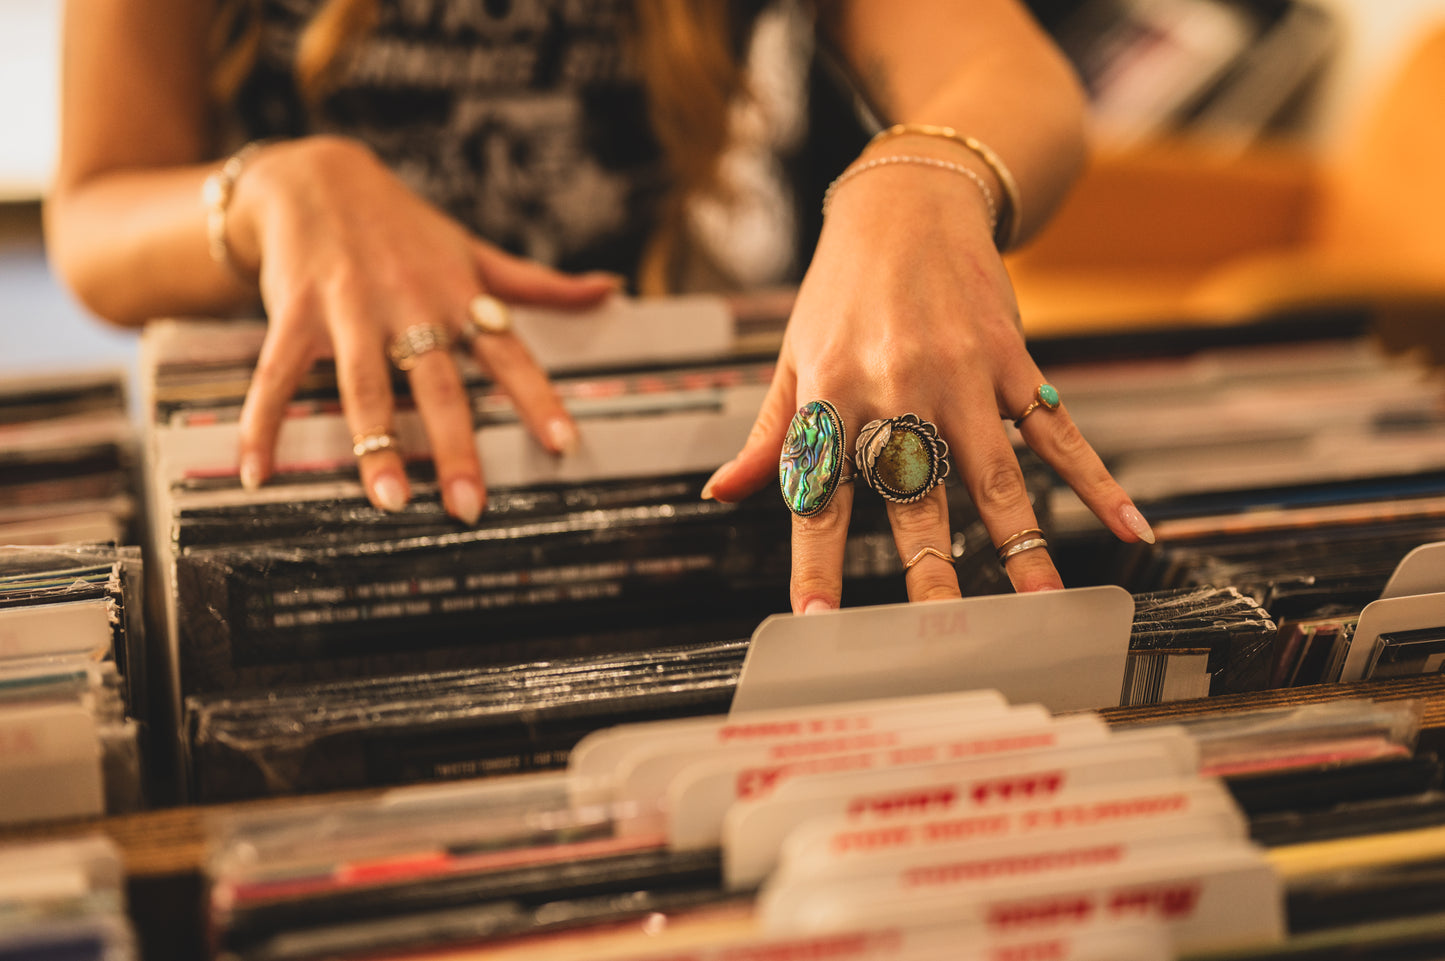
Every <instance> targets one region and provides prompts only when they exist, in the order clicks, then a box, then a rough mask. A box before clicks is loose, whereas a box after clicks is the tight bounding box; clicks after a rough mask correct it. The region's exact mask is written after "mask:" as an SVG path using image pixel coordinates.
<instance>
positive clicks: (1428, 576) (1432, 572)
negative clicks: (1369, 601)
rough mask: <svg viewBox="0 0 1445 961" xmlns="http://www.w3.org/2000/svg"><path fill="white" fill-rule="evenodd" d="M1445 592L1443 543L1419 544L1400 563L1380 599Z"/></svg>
mask: <svg viewBox="0 0 1445 961" xmlns="http://www.w3.org/2000/svg"><path fill="white" fill-rule="evenodd" d="M1442 591H1445V541H1436V542H1435V543H1433V544H1421V545H1420V546H1419V547H1417V548H1415V549H1414V550H1413V551H1411V552H1410V553H1408V554H1406V555H1405V557H1404V559H1403V560H1401V561H1400V566H1398V567H1396V568H1395V573H1394V574H1392V575H1390V581H1389V583H1388V584H1386V585H1385V590H1384V591H1383V592H1382V593H1381V594H1380V597H1381V598H1382V599H1383V598H1387V597H1408V596H1410V595H1412V594H1438V593H1440V592H1442Z"/></svg>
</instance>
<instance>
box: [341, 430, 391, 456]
mask: <svg viewBox="0 0 1445 961" xmlns="http://www.w3.org/2000/svg"><path fill="white" fill-rule="evenodd" d="M395 446H396V435H395V434H393V433H392V432H391V431H389V430H387V429H386V428H385V427H375V428H373V429H371V430H369V431H367V432H366V433H363V434H354V435H352V438H351V453H352V454H354V455H355V456H357V457H365V456H366V455H367V454H375V453H376V452H377V451H383V450H391V449H392V448H393V447H395Z"/></svg>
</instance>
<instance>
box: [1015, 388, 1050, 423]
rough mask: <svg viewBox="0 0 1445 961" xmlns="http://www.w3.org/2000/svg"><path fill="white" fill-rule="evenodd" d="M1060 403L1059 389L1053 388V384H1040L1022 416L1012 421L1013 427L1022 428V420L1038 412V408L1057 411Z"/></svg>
mask: <svg viewBox="0 0 1445 961" xmlns="http://www.w3.org/2000/svg"><path fill="white" fill-rule="evenodd" d="M1060 403H1062V401H1060V400H1059V389H1058V388H1057V387H1055V386H1054V385H1053V384H1040V385H1039V386H1037V387H1035V388H1034V399H1033V401H1032V402H1031V403H1030V404H1029V405H1028V406H1027V407H1025V408H1024V412H1023V413H1022V414H1019V415H1018V416H1017V417H1015V418H1014V419H1013V421H1014V426H1015V427H1022V426H1023V423H1024V418H1025V417H1027V416H1029V415H1030V414H1032V413H1033V412H1034V411H1036V410H1038V409H1039V408H1040V407H1042V408H1043V409H1044V410H1058V409H1059V404H1060Z"/></svg>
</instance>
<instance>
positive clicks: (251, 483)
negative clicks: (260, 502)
mask: <svg viewBox="0 0 1445 961" xmlns="http://www.w3.org/2000/svg"><path fill="white" fill-rule="evenodd" d="M261 481H262V476H261V459H260V458H259V457H257V456H256V455H254V454H248V455H246V456H245V457H243V458H241V486H242V487H244V488H245V489H246V490H248V491H254V490H256V489H257V488H259V487H260V486H261Z"/></svg>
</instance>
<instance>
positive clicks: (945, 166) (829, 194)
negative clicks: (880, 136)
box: [823, 154, 998, 235]
mask: <svg viewBox="0 0 1445 961" xmlns="http://www.w3.org/2000/svg"><path fill="white" fill-rule="evenodd" d="M892 164H919V165H920V166H924V167H937V168H938V169H939V170H948V171H951V172H952V173H956V174H962V175H963V176H965V177H967V178H968V179H969V180H972V181H973V183H974V186H976V187H978V190H979V193H981V194H983V202H984V206H986V207H987V208H988V229H989V233H990V234H995V235H996V234H997V224H998V206H997V204H996V203H995V201H994V199H993V191H992V190H990V189H989V186H988V184H987V183H985V182H984V179H983V178H982V177H980V176H979V175H978V174H976V173H974V172H973V171H972V170H971V169H969V168H968V167H965V166H964V165H963V164H956V163H953V162H952V161H949V160H939V159H938V158H937V157H918V156H914V155H913V154H890V155H889V156H887V157H874V158H873V159H872V160H860V161H858V162H856V163H854V164H852V165H851V166H850V167H849V168H848V169H847V170H845V171H843V172H842V173H840V174H839V175H838V177H837V179H835V180H834V181H833V182H832V183H830V184H829V185H828V189H827V190H825V191H823V216H824V217H826V216H828V207H829V206H830V205H831V204H832V203H833V192H834V191H836V190H837V189H838V188H839V187H841V186H843V185H844V184H845V183H847V182H848V181H850V180H852V179H853V178H854V177H856V176H858V175H859V174H861V173H864V172H866V171H869V170H876V169H878V168H879V167H887V166H890V165H892Z"/></svg>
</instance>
